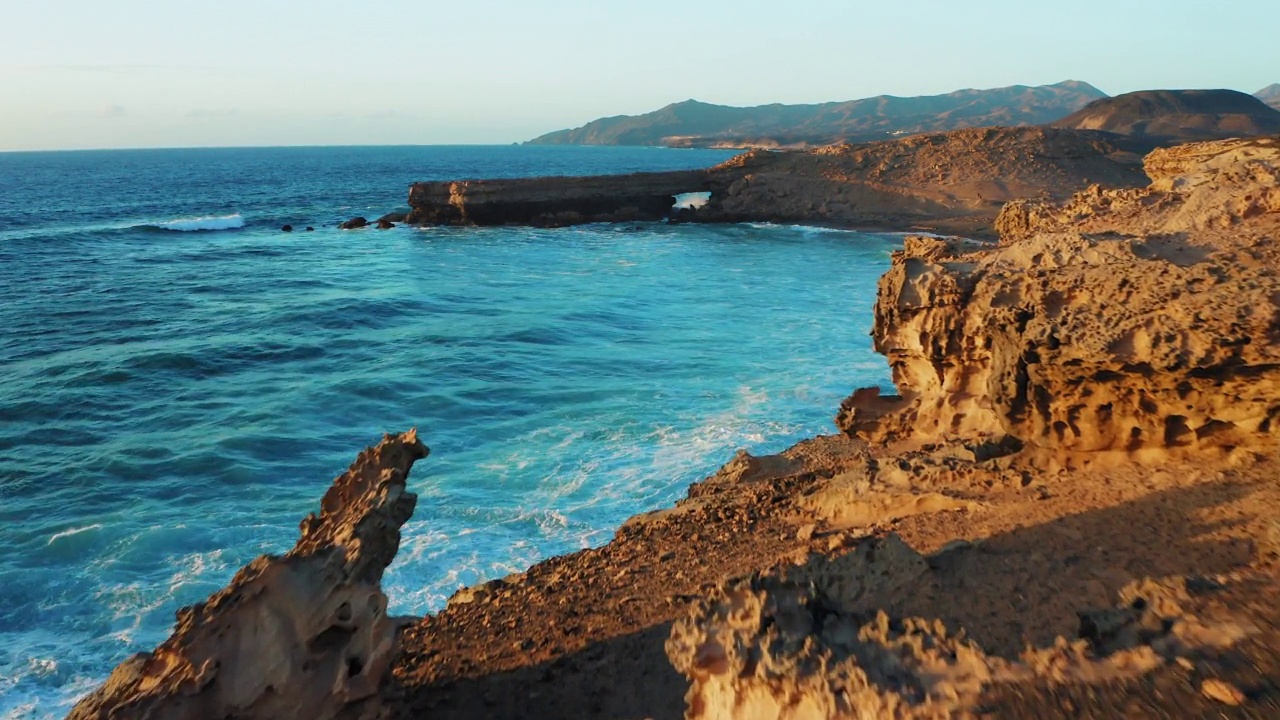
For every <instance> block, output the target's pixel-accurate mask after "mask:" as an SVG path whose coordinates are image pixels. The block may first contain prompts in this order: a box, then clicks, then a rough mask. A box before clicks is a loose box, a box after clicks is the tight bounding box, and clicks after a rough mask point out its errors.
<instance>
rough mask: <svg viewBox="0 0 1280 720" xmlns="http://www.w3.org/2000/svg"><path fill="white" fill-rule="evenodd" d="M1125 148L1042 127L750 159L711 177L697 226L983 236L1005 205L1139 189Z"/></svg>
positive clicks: (1118, 141)
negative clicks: (788, 225) (1106, 189)
mask: <svg viewBox="0 0 1280 720" xmlns="http://www.w3.org/2000/svg"><path fill="white" fill-rule="evenodd" d="M1140 159H1141V156H1140V155H1138V154H1135V153H1134V152H1132V149H1131V148H1129V147H1127V144H1126V143H1125V139H1124V138H1121V137H1117V136H1114V135H1106V134H1104V133H1097V132H1088V131H1074V130H1059V129H1054V128H1047V127H1022V128H1002V127H996V128H966V129H962V130H953V131H951V132H946V133H928V134H919V135H913V136H910V137H904V138H895V139H892V140H881V141H878V142H873V143H865V144H853V145H832V146H828V147H823V148H818V149H816V150H811V151H808V152H803V153H800V152H786V153H779V152H768V151H764V150H754V151H751V152H748V153H744V154H742V155H739V156H737V157H735V158H733V159H731V160H729V161H728V162H725V163H724V164H722V165H719V166H717V167H715V168H712V169H711V170H710V171H709V175H710V181H709V186H710V189H711V190H712V193H711V198H710V200H709V201H708V202H707V204H706V205H705V206H704V207H703V208H702V209H700V210H698V211H696V212H694V213H685V214H682V215H681V219H686V218H685V216H686V215H687V216H688V217H687V219H689V220H693V221H697V222H753V221H771V222H810V223H813V222H817V223H822V224H833V225H845V226H847V225H852V226H861V227H867V226H872V227H876V226H878V227H892V228H910V229H916V230H929V231H933V232H946V233H956V234H961V235H964V236H966V237H983V236H985V235H986V232H985V231H986V230H989V228H990V225H991V221H992V220H993V219H994V217H995V214H996V213H997V212H999V210H1000V208H1001V207H1002V206H1003V205H1004V203H1006V202H1008V201H1010V200H1012V199H1014V198H1019V197H1039V198H1065V197H1069V196H1070V195H1071V194H1072V193H1074V192H1077V191H1080V190H1083V189H1085V188H1086V187H1088V186H1089V185H1090V184H1093V183H1102V184H1104V185H1107V186H1110V187H1135V186H1138V185H1141V184H1143V183H1144V182H1145V181H1146V176H1145V175H1144V174H1143V172H1142V168H1141V162H1140Z"/></svg>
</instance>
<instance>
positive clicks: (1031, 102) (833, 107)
mask: <svg viewBox="0 0 1280 720" xmlns="http://www.w3.org/2000/svg"><path fill="white" fill-rule="evenodd" d="M1239 94H1240V95H1243V93H1239ZM1107 97H1108V95H1107V94H1106V93H1104V92H1102V91H1101V90H1099V89H1098V88H1096V87H1094V86H1092V85H1090V84H1089V83H1086V82H1080V81H1077V80H1067V81H1064V82H1060V83H1055V84H1053V85H1040V86H1027V85H1013V86H1010V87H1003V88H993V89H984V90H973V89H968V90H958V91H956V92H953V93H947V94H945V95H928V96H920V97H897V96H893V95H880V96H876V97H872V98H865V99H862V100H850V101H846V102H829V103H818V104H809V105H784V104H780V103H775V104H771V105H759V106H755V107H731V106H727V105H713V104H710V103H704V102H699V101H697V100H686V101H684V102H678V103H673V104H671V105H667V106H666V107H664V108H661V109H659V110H655V111H653V112H650V113H645V114H643V115H618V116H614V117H607V118H601V119H599V120H593V121H592V122H589V123H587V124H586V125H583V126H582V127H578V128H573V129H569V130H558V131H556V132H551V133H547V134H545V135H542V136H539V137H536V138H534V139H533V140H530V141H528V142H529V144H534V145H663V146H668V147H744V146H757V147H814V146H820V145H827V144H831V143H836V142H866V141H871V140H879V139H884V138H885V137H886V136H894V135H908V134H914V133H920V132H938V131H945V130H955V129H960V128H967V127H986V126H992V125H1003V126H1022V125H1047V124H1051V123H1054V122H1056V121H1060V120H1062V119H1064V118H1066V117H1067V116H1070V115H1072V114H1073V113H1076V112H1077V111H1080V110H1082V109H1084V108H1085V107H1086V106H1087V105H1089V104H1090V103H1092V102H1095V101H1099V100H1104V99H1106V98H1107ZM1244 97H1248V96H1244ZM1256 97H1257V98H1258V99H1260V100H1262V101H1263V102H1265V103H1268V104H1270V105H1272V106H1273V107H1277V106H1280V84H1276V85H1271V86H1270V87H1268V88H1265V89H1264V90H1261V91H1259V92H1258V94H1257V95H1256Z"/></svg>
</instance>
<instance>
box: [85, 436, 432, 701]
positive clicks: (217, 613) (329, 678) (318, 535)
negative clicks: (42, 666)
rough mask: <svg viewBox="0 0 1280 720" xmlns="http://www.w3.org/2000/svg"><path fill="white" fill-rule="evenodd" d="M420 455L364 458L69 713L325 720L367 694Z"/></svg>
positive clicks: (372, 453)
mask: <svg viewBox="0 0 1280 720" xmlns="http://www.w3.org/2000/svg"><path fill="white" fill-rule="evenodd" d="M427 453H428V450H427V448H426V446H424V445H423V444H422V443H421V442H420V441H419V440H418V437H417V434H416V433H415V432H414V431H409V432H407V433H403V434H401V435H397V436H391V435H388V436H386V437H384V438H383V440H382V442H380V443H379V444H378V445H377V446H375V447H372V448H369V449H367V450H365V451H364V452H362V453H361V454H360V456H359V457H358V458H357V459H356V461H355V463H353V464H352V465H351V467H350V469H348V470H347V472H346V473H344V474H343V475H342V476H340V477H338V478H337V479H336V480H334V482H333V485H332V486H331V487H330V488H329V490H328V492H326V493H325V495H324V498H323V500H321V502H320V514H319V515H308V516H307V518H306V519H305V520H303V521H302V524H301V533H302V536H301V537H300V538H299V540H298V542H297V544H296V545H295V546H294V547H293V549H292V550H290V551H289V552H288V553H286V554H285V555H283V556H278V557H277V556H271V555H264V556H262V557H259V558H258V559H256V560H254V561H253V562H251V563H250V564H249V565H247V566H245V567H244V568H243V569H241V570H240V572H238V573H236V576H235V577H234V578H233V579H232V580H231V583H230V584H229V585H228V586H227V587H226V588H224V589H223V590H220V591H219V592H217V593H215V594H214V595H213V596H211V597H210V598H209V599H208V600H207V601H206V602H203V603H198V604H196V605H192V606H190V607H186V608H183V609H182V610H179V611H178V615H177V627H175V628H174V631H173V634H172V635H171V636H170V637H169V639H168V640H166V641H165V642H163V643H161V644H160V645H159V646H158V647H157V648H156V649H155V650H153V651H152V652H150V653H142V654H139V655H136V656H134V657H132V658H130V659H129V660H126V661H125V662H123V663H121V665H120V666H119V667H117V668H116V669H115V671H114V672H113V673H112V674H111V676H110V677H109V678H108V679H107V681H106V683H105V684H104V685H103V687H101V688H100V689H98V690H97V691H96V692H94V693H93V694H91V695H89V696H88V697H86V698H85V699H84V700H82V701H81V702H80V703H79V704H78V705H77V706H76V708H75V709H74V710H73V711H72V713H71V715H70V717H71V718H72V719H73V720H88V719H89V718H153V719H155V720H161V719H167V718H174V719H180V718H181V719H186V718H190V719H192V720H195V719H196V718H229V717H234V718H263V719H266V718H332V717H335V716H337V715H338V714H339V713H341V712H343V711H352V710H353V707H354V706H353V704H355V703H358V702H360V701H362V700H365V699H367V698H370V697H371V696H373V695H375V693H376V692H377V690H378V687H379V684H380V683H381V681H382V678H383V676H384V675H385V673H386V672H387V669H388V668H389V667H390V664H391V662H392V659H393V658H394V656H395V650H396V647H395V638H396V631H397V628H396V621H394V620H393V619H392V618H388V617H387V612H386V610H387V599H386V596H384V595H383V593H382V590H381V587H380V583H381V580H382V573H383V570H384V569H385V568H386V567H387V566H388V565H389V564H390V563H391V561H392V560H393V559H394V558H395V555H396V551H397V550H398V548H399V544H400V526H401V525H403V524H404V523H405V522H406V521H407V520H408V519H409V517H410V516H411V515H412V514H413V510H414V505H415V503H416V502H417V496H415V495H413V494H412V493H409V492H407V491H406V489H405V480H406V478H407V477H408V474H409V469H410V468H411V467H412V466H413V463H414V461H416V460H419V459H421V458H423V457H426V456H427Z"/></svg>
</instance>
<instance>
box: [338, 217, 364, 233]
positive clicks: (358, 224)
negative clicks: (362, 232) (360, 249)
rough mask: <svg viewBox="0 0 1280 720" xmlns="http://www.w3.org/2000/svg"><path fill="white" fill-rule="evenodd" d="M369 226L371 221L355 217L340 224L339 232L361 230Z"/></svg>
mask: <svg viewBox="0 0 1280 720" xmlns="http://www.w3.org/2000/svg"><path fill="white" fill-rule="evenodd" d="M368 224H369V221H368V220H366V219H364V218H363V217H353V218H351V219H350V220H344V221H342V222H341V223H339V224H338V229H339V230H359V229H360V228H362V227H364V226H366V225H368Z"/></svg>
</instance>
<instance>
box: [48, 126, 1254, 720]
mask: <svg viewBox="0 0 1280 720" xmlns="http://www.w3.org/2000/svg"><path fill="white" fill-rule="evenodd" d="M1063 132H1064V133H1065V134H1061V135H1060V134H1058V133H1056V132H1054V131H1051V130H1018V131H1009V130H992V131H961V133H962V134H959V135H956V134H952V135H947V136H943V137H941V138H937V139H931V138H930V137H929V136H925V137H923V138H918V139H913V140H911V142H913V143H918V144H919V146H917V147H914V148H913V152H912V157H913V158H915V159H916V160H915V161H912V162H908V163H906V164H905V165H904V164H901V163H898V162H895V161H892V160H891V161H890V162H887V163H886V162H884V160H885V159H886V158H890V159H892V158H894V157H895V155H893V153H895V152H898V151H900V150H901V149H902V147H903V146H899V145H892V144H890V145H886V146H859V147H852V148H846V149H836V150H832V151H830V152H831V155H830V156H829V157H831V158H832V160H831V162H832V163H833V165H832V169H831V170H830V171H831V172H833V173H834V172H835V169H834V168H837V167H839V165H838V163H846V164H847V166H848V167H855V166H856V167H859V168H861V169H860V170H859V172H860V173H862V175H860V177H864V178H865V177H869V176H871V175H873V174H876V173H878V175H877V177H878V178H879V180H878V181H877V182H882V183H883V184H884V185H885V186H890V185H894V184H898V183H900V184H902V185H906V184H909V183H910V182H913V179H914V178H917V177H921V178H927V177H928V173H929V172H937V171H938V170H937V169H936V168H934V167H932V166H931V165H929V164H928V163H927V162H924V161H923V160H921V159H923V158H929V157H930V156H929V155H928V153H930V152H933V151H934V150H937V148H938V147H942V148H950V150H949V151H948V152H954V151H956V150H957V149H959V148H972V149H971V150H969V151H968V152H970V153H971V156H970V157H959V156H954V157H952V158H951V160H950V161H949V162H948V163H947V164H946V165H945V166H944V167H942V168H941V170H942V171H943V172H950V173H952V177H953V179H954V182H955V183H956V184H959V183H960V182H967V181H968V180H963V179H961V178H965V177H977V176H980V175H983V174H985V173H989V172H990V170H989V166H988V165H987V163H989V162H990V161H991V157H990V156H989V155H988V154H984V151H983V150H982V147H983V146H984V145H986V144H989V143H995V144H997V146H999V147H1001V148H1002V149H1001V151H1000V152H999V153H998V155H999V156H1000V157H1002V158H1004V160H1003V162H1009V160H1008V151H1009V150H1011V149H1013V148H1018V149H1025V148H1027V147H1033V148H1041V153H1051V156H1052V162H1049V161H1048V160H1046V159H1045V157H1044V155H1043V154H1042V155H1039V156H1037V155H1036V154H1035V153H1031V152H1029V153H1026V154H1025V155H1017V157H1019V158H1020V159H1019V160H1018V162H1019V163H1022V164H1021V165H1018V167H1019V168H1021V170H1020V172H1021V173H1022V174H1019V173H1013V172H1011V173H1009V174H1008V175H1007V177H1006V179H1005V182H1006V190H1007V192H1008V193H1009V194H1013V193H1014V192H1015V191H1016V190H1019V189H1024V188H1034V187H1036V184H1035V183H1037V182H1043V183H1044V184H1045V187H1048V186H1049V185H1050V178H1053V177H1057V178H1058V179H1059V180H1062V179H1063V178H1068V179H1069V180H1070V182H1067V183H1066V184H1067V185H1069V186H1070V187H1069V188H1064V187H1063V185H1062V184H1059V185H1057V186H1054V190H1053V191H1051V192H1049V191H1047V192H1044V193H1031V195H1033V197H1029V198H1025V199H1020V200H1012V201H1011V202H1008V203H1005V204H1004V205H1003V209H1002V210H1001V211H1000V212H999V214H998V217H996V218H995V221H994V226H995V230H996V232H997V233H998V236H999V241H998V242H996V243H985V242H975V241H973V240H971V239H960V238H956V237H938V236H912V237H908V238H906V240H905V241H904V246H903V249H902V250H900V251H898V252H896V253H895V254H894V257H893V261H892V267H891V269H890V270H889V272H888V273H886V274H885V276H884V277H883V278H882V279H881V281H880V285H879V291H878V298H877V303H876V309H875V323H874V329H873V340H874V342H875V346H876V348H877V349H878V350H879V351H880V352H881V353H883V354H884V355H885V357H886V358H887V360H888V362H889V365H890V368H891V370H892V373H893V382H894V385H895V392H892V393H889V392H885V391H884V390H882V389H880V388H863V389H858V390H855V391H854V392H853V393H852V394H851V396H850V397H849V398H848V400H846V401H845V403H844V404H843V406H842V407H841V408H839V410H838V413H837V418H836V425H837V427H838V428H839V430H840V431H841V432H840V433H839V434H834V435H829V436H820V437H815V438H811V439H808V440H804V441H802V442H800V443H798V444H796V445H795V446H793V447H791V448H789V449H787V450H785V451H783V452H781V453H779V454H776V455H768V456H761V457H756V456H751V455H749V454H747V453H745V452H742V453H739V454H738V455H737V456H736V457H734V458H732V459H731V460H729V462H728V463H726V465H725V466H724V467H723V468H721V469H720V470H719V471H718V472H717V473H715V474H714V475H712V476H710V477H708V478H706V479H704V480H703V481H701V482H698V483H695V484H694V485H692V486H691V487H690V488H689V492H688V495H687V497H686V498H684V499H683V500H681V501H679V502H678V503H676V504H675V506H674V507H669V508H663V509H657V510H654V511H652V512H649V513H645V514H641V515H638V516H636V517H633V518H632V519H631V520H629V521H627V522H626V523H625V524H624V525H623V526H622V527H620V528H619V529H618V530H617V533H616V535H615V537H614V538H613V540H612V541H610V542H609V543H607V544H605V545H603V546H601V547H597V548H591V549H586V550H582V551H579V552H577V553H573V554H570V555H565V556H560V557H556V558H552V559H549V560H546V561H544V562H541V563H538V564H536V565H534V566H532V567H530V568H529V569H528V570H527V571H525V572H521V573H517V574H513V575H510V576H507V577H504V578H499V579H495V580H492V581H490V582H488V583H485V584H482V585H479V586H475V587H470V588H463V589H460V590H459V591H458V592H457V593H456V594H455V595H454V596H453V597H452V598H451V599H450V601H449V603H448V606H447V607H446V608H445V609H443V610H442V611H440V612H439V613H436V614H434V615H429V616H426V617H423V618H415V619H408V620H405V621H403V622H402V621H398V620H394V619H390V618H387V617H386V616H385V607H386V604H385V598H384V597H383V596H382V594H381V591H380V589H379V587H378V582H379V579H380V577H381V574H382V571H383V569H384V568H385V567H386V566H387V565H388V564H389V563H390V562H391V560H392V558H393V557H394V554H395V551H396V547H397V545H398V540H399V527H400V525H401V524H402V523H403V522H404V521H405V520H406V519H407V518H408V517H409V514H410V513H411V512H412V509H413V502H414V501H413V495H412V494H410V493H409V492H408V491H407V489H406V475H407V473H408V471H409V468H410V466H411V465H412V464H413V462H414V461H415V460H417V459H419V458H421V457H424V456H425V455H426V449H425V448H424V447H423V446H422V445H421V444H420V443H419V442H418V440H417V438H416V436H415V435H414V434H413V433H408V434H405V435H401V436H395V437H391V436H389V437H387V438H385V439H384V440H383V441H382V443H380V444H379V445H378V446H377V447H375V448H373V449H371V450H368V451H366V452H365V453H363V454H362V455H361V456H360V457H359V459H357V461H356V463H355V464H354V465H353V466H352V468H351V469H350V470H349V471H348V472H347V473H346V474H344V475H343V476H341V477H340V478H338V479H337V480H336V481H335V482H334V484H333V486H332V487H331V488H330V490H329V492H328V493H327V494H326V495H325V499H324V500H323V501H322V504H321V512H320V514H319V515H318V516H311V517H309V518H308V519H307V520H305V521H304V522H303V525H302V538H301V539H300V540H299V542H298V545H297V546H296V547H295V548H294V549H293V550H292V551H290V552H289V553H287V554H286V555H284V556H281V557H264V558H261V559H259V560H257V561H255V562H254V563H252V564H250V565H249V566H247V567H246V568H245V569H244V570H242V571H241V572H240V573H238V574H237V575H236V577H235V578H234V579H233V580H232V581H231V584H230V585H229V586H228V587H227V588H226V589H224V590H222V591H220V592H219V593H217V594H215V595H214V596H213V597H211V598H210V600H209V601H208V602H206V603H204V604H201V605H198V606H195V607H193V608H186V609H183V610H182V611H180V612H179V614H178V621H177V625H176V628H175V631H174V634H173V636H172V637H171V638H170V639H169V640H168V641H166V642H165V643H163V644H161V645H160V646H159V647H158V648H157V649H156V650H155V651H153V652H152V653H149V654H144V655H141V656H138V657H135V658H132V659H129V660H126V661H125V662H124V663H123V664H122V665H121V666H120V668H118V669H117V670H116V672H115V673H113V674H112V676H111V677H110V679H108V681H107V682H106V684H105V685H104V687H103V688H101V689H99V690H98V691H97V692H95V693H93V694H91V695H90V696H88V697H87V698H85V699H84V701H83V702H82V703H81V705H80V706H78V707H77V708H76V710H75V711H74V712H73V714H72V716H73V717H76V718H91V717H92V718H108V717H111V718H143V717H146V718H169V717H173V718H196V717H210V718H224V717H236V718H266V717H308V718H310V717H326V718H328V717H332V718H476V717H495V718H564V717H583V718H679V717H685V718H689V719H691V720H692V719H695V718H696V719H702V718H789V719H792V718H793V719H796V720H799V719H802V718H804V719H808V718H832V717H847V718H969V717H998V718H1025V717H1037V718H1112V717H1134V718H1145V717H1150V718H1157V717H1160V718H1167V717H1187V718H1207V717H1215V718H1216V717H1239V718H1247V717H1249V718H1267V717H1278V716H1280V603H1277V601H1276V598H1277V597H1278V596H1280V482H1277V478H1280V452H1278V448H1277V447H1276V434H1277V432H1280V429H1278V428H1277V419H1278V418H1280V274H1277V273H1276V272H1275V268H1276V267H1277V264H1278V263H1280V138H1262V139H1237V140H1226V141H1216V142H1205V143H1196V144H1189V145H1181V146H1176V147H1170V148H1163V149H1157V150H1155V151H1153V152H1151V153H1150V154H1148V155H1146V157H1145V159H1143V160H1142V162H1141V165H1140V166H1139V165H1136V164H1135V165H1133V168H1134V169H1133V170H1132V171H1130V170H1118V169H1116V168H1126V167H1129V166H1128V165H1126V164H1124V163H1117V164H1114V165H1108V164H1105V163H1103V162H1102V161H1101V160H1099V158H1107V157H1108V156H1109V155H1111V154H1113V153H1116V152H1124V151H1123V150H1119V149H1117V148H1113V147H1112V146H1109V145H1106V144H1105V141H1103V140H1097V141H1096V142H1098V143H1104V144H1100V145H1087V144H1086V145H1085V146H1082V145H1080V144H1079V143H1080V142H1081V140H1080V138H1081V137H1083V136H1081V135H1078V134H1075V133H1072V132H1071V131H1063ZM984 133H986V134H984ZM1001 133H1005V134H1006V135H1001ZM1007 134H1012V135H1007ZM1090 142H1095V141H1093V140H1091V141H1090ZM963 143H969V144H968V145H966V144H963ZM999 143H1008V144H1006V145H999ZM1057 143H1063V144H1061V145H1060V144H1057ZM938 152H940V153H941V152H942V151H941V150H939V151H938ZM1015 155H1016V154H1015ZM937 157H938V159H939V160H938V161H939V162H941V160H942V157H943V156H942V155H941V154H939V155H938V156H937ZM738 162H739V163H741V164H742V165H743V166H746V167H748V168H752V172H751V173H747V174H750V175H753V176H755V177H763V176H765V175H766V174H767V173H768V172H775V171H776V172H778V173H779V174H780V175H781V174H782V173H783V170H781V169H779V168H774V170H769V168H771V167H774V166H772V165H771V163H785V161H784V160H773V159H771V158H770V157H769V156H755V155H748V156H746V157H745V158H743V159H740V160H739V161H738ZM779 167H785V164H784V165H781V166H779ZM1002 167H1007V166H1002ZM1138 167H1141V168H1142V170H1143V171H1144V172H1145V175H1146V176H1147V178H1148V181H1147V182H1145V183H1138V182H1135V181H1134V180H1133V174H1132V173H1133V172H1137V169H1136V168H1138ZM966 168H971V169H972V170H973V174H972V175H970V176H966V175H964V172H966V170H965V169H966ZM984 168H987V169H984ZM1106 168H1111V170H1112V171H1114V172H1113V173H1112V174H1107V173H1106V172H1103V170H1104V169H1106ZM1085 175H1087V176H1088V177H1089V178H1090V179H1091V180H1093V181H1094V182H1096V183H1100V184H1097V185H1088V186H1084V187H1075V186H1074V185H1071V183H1073V182H1074V180H1075V179H1078V178H1082V177H1083V176H1085ZM712 177H714V171H713V173H712ZM823 178H826V175H824V174H823V173H821V172H818V173H815V174H814V175H813V176H810V177H808V178H802V179H803V180H804V182H806V183H813V185H812V186H811V187H812V191H811V193H812V194H811V195H810V196H809V197H810V198H816V197H819V196H821V197H824V198H825V197H826V195H825V194H824V193H825V192H826V191H824V190H821V188H823V187H826V186H824V185H823V184H822V183H823V182H840V181H839V180H832V179H830V178H827V179H826V180H823ZM760 182H761V183H762V184H765V183H767V182H773V181H768V180H762V181H760ZM777 182H778V183H781V180H778V181H777ZM751 184H752V183H747V185H751ZM713 187H714V186H713ZM984 187H985V186H984ZM662 189H664V190H665V187H664V188H662ZM714 192H715V190H713V193H714ZM722 192H723V189H722ZM736 192H740V193H745V192H748V190H747V189H746V188H743V189H740V190H738V191H736ZM751 192H757V191H756V190H751ZM759 192H761V193H762V196H765V193H766V191H759ZM767 192H776V191H767ZM985 192H986V191H985V190H984V193H985ZM1036 195H1038V196H1036ZM730 196H731V197H732V195H730ZM714 197H715V195H714V194H713V198H714ZM416 209H417V206H415V210H416ZM730 211H731V209H729V210H726V209H725V208H724V206H723V205H721V209H720V210H719V212H725V213H728V212H730ZM522 212H527V209H526V210H525V211H522ZM817 291H820V289H819V290H817Z"/></svg>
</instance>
